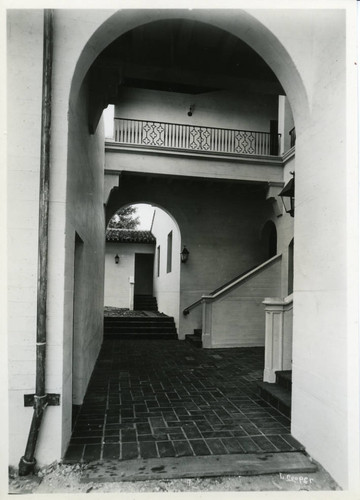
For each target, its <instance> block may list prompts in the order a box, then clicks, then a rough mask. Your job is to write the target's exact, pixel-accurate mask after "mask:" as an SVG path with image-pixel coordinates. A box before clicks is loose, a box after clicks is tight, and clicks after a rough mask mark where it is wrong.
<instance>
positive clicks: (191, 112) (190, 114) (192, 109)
mask: <svg viewBox="0 0 360 500" xmlns="http://www.w3.org/2000/svg"><path fill="white" fill-rule="evenodd" d="M194 109H195V104H190V108H189V111H188V116H192V115H193V112H194Z"/></svg>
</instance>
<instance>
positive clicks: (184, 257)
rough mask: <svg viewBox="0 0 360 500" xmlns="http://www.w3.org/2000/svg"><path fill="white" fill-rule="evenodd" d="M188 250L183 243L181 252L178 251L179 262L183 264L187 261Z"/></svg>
mask: <svg viewBox="0 0 360 500" xmlns="http://www.w3.org/2000/svg"><path fill="white" fill-rule="evenodd" d="M189 254H190V252H189V250H188V249H187V248H186V246H185V245H184V248H183V249H182V252H181V253H180V256H181V262H182V263H183V264H185V262H187V260H188V258H189Z"/></svg>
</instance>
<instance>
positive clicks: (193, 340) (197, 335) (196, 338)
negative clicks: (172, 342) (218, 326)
mask: <svg viewBox="0 0 360 500" xmlns="http://www.w3.org/2000/svg"><path fill="white" fill-rule="evenodd" d="M201 335H202V329H201V328H195V329H194V333H193V334H191V335H190V334H189V335H185V340H186V341H187V342H189V343H190V344H192V345H193V346H195V347H202V340H201Z"/></svg>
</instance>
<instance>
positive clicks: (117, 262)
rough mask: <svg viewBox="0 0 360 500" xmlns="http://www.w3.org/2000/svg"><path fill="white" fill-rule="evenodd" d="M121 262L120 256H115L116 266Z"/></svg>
mask: <svg viewBox="0 0 360 500" xmlns="http://www.w3.org/2000/svg"><path fill="white" fill-rule="evenodd" d="M119 261H120V257H119V256H118V254H116V255H115V264H119Z"/></svg>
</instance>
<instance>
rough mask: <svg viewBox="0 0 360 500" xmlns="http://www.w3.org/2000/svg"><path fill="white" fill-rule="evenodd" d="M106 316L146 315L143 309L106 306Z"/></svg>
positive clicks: (130, 316)
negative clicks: (134, 309)
mask: <svg viewBox="0 0 360 500" xmlns="http://www.w3.org/2000/svg"><path fill="white" fill-rule="evenodd" d="M104 316H105V317H127V318H138V317H142V316H146V315H145V314H144V312H143V311H130V309H126V308H120V307H110V306H106V307H105V308H104Z"/></svg>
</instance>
